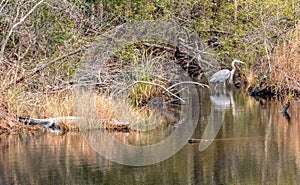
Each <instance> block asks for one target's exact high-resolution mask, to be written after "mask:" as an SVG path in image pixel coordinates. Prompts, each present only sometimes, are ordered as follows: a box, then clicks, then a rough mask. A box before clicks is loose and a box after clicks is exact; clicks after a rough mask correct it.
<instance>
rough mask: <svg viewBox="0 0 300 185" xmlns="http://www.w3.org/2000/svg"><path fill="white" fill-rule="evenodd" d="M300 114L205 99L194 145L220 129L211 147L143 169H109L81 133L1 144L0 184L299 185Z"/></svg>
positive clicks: (240, 99)
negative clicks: (210, 128) (286, 115)
mask: <svg viewBox="0 0 300 185" xmlns="http://www.w3.org/2000/svg"><path fill="white" fill-rule="evenodd" d="M299 107H300V104H299V103H298V102H293V103H292V105H291V108H290V109H289V114H290V116H291V120H290V122H288V121H287V120H286V119H285V118H284V117H283V116H282V115H281V114H280V113H279V110H280V108H281V104H280V103H279V102H275V101H273V102H267V103H266V104H263V105H261V104H260V103H259V102H257V101H255V100H254V99H253V98H251V97H248V96H244V95H242V94H241V93H239V92H238V91H230V92H227V93H226V94H222V93H215V94H214V95H212V96H211V97H209V95H208V94H207V92H203V93H201V110H200V119H199V123H198V125H197V128H196V131H195V133H194V135H193V138H196V139H197V138H202V137H203V133H204V132H205V128H206V126H207V125H208V123H210V122H212V121H213V122H214V123H216V124H215V125H213V127H214V128H220V130H219V132H216V133H215V134H216V139H215V140H214V141H212V142H210V141H211V140H209V139H210V138H206V139H208V141H207V143H211V144H210V145H209V146H208V148H206V149H205V150H204V151H202V152H200V151H199V143H196V144H186V145H185V146H184V148H182V149H181V150H180V151H179V152H178V153H177V154H176V155H174V156H172V157H171V158H169V159H167V160H165V161H163V162H161V163H157V164H153V165H149V166H143V167H131V166H126V165H120V164H117V163H114V162H110V161H109V160H107V159H105V158H103V157H101V156H99V155H98V154H97V153H96V152H95V151H94V150H92V149H91V148H90V146H89V145H88V144H87V143H86V141H85V139H84V138H83V137H82V135H81V134H80V133H67V134H65V135H57V134H54V133H47V134H43V135H35V136H12V135H10V136H1V137H0V148H1V153H0V184H299V183H300V123H299V113H300V110H299ZM212 134H214V133H212ZM134 136H135V135H134V134H133V133H129V134H128V133H119V134H117V137H119V138H130V137H134ZM141 138H142V137H140V139H141ZM135 139H137V137H135ZM204 144H205V142H204ZM103 145H105V143H103Z"/></svg>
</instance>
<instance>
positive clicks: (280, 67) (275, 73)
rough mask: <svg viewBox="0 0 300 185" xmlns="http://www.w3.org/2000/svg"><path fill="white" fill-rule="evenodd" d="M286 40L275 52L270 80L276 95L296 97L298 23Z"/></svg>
mask: <svg viewBox="0 0 300 185" xmlns="http://www.w3.org/2000/svg"><path fill="white" fill-rule="evenodd" d="M288 38H289V39H288V41H286V42H284V43H283V45H282V47H280V48H278V49H277V50H276V52H275V57H274V61H273V62H272V63H271V74H270V77H271V78H270V79H271V83H272V84H273V85H274V86H275V91H277V93H280V94H282V93H287V94H291V95H296V94H298V93H299V92H300V78H299V74H300V22H299V24H298V25H297V27H296V29H295V30H294V31H293V32H291V33H290V34H289V35H288Z"/></svg>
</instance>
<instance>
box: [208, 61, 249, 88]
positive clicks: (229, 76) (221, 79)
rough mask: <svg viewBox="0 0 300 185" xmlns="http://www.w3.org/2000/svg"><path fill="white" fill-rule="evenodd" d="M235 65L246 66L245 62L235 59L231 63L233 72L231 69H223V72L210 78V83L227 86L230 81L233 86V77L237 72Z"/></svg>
mask: <svg viewBox="0 0 300 185" xmlns="http://www.w3.org/2000/svg"><path fill="white" fill-rule="evenodd" d="M235 63H241V64H244V62H242V61H240V60H238V59H234V60H233V61H232V63H231V65H232V70H231V71H230V70H229V69H222V70H220V71H218V72H216V73H215V74H213V75H212V76H211V77H210V79H209V82H212V83H224V86H225V83H226V81H227V80H229V83H230V84H233V75H234V73H235V71H236V67H235Z"/></svg>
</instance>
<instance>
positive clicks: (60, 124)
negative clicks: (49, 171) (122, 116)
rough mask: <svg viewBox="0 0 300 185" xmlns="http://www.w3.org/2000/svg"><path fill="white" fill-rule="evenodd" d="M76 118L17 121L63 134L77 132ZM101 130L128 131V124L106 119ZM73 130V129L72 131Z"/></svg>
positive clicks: (21, 118)
mask: <svg viewBox="0 0 300 185" xmlns="http://www.w3.org/2000/svg"><path fill="white" fill-rule="evenodd" d="M78 120H79V118H78V117H75V116H69V117H57V118H48V119H36V118H23V117H18V121H19V122H21V123H24V124H25V125H39V126H41V127H42V128H44V129H46V130H49V131H55V132H65V131H68V130H78V128H79V127H78V124H77V121H78ZM102 121H103V123H105V124H103V128H104V129H107V130H109V131H113V130H116V131H129V123H128V122H120V121H117V120H115V119H106V120H102ZM72 128H73V129H72Z"/></svg>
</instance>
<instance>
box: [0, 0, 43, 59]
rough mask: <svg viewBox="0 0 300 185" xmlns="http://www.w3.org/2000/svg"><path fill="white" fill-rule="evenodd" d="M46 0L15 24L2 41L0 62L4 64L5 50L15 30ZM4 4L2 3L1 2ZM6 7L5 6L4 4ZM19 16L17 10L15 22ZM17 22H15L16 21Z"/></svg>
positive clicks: (36, 5)
mask: <svg viewBox="0 0 300 185" xmlns="http://www.w3.org/2000/svg"><path fill="white" fill-rule="evenodd" d="M43 1H44V0H41V1H39V2H38V3H37V4H35V5H34V6H33V7H32V9H30V10H29V11H28V12H27V14H25V15H24V16H23V17H22V18H21V19H20V20H19V21H18V22H16V23H14V24H13V25H12V27H11V28H10V30H9V32H8V34H7V35H6V37H5V38H4V39H3V40H2V42H1V50H0V61H2V62H3V59H4V50H5V48H6V45H7V42H8V40H9V37H10V36H11V34H12V33H13V31H14V29H15V28H16V27H17V26H19V25H20V24H22V23H23V22H24V21H25V19H26V18H27V17H28V16H29V15H30V14H31V13H32V12H33V11H34V10H35V9H36V8H37V7H38V6H39V5H40V4H41V3H43ZM1 3H2V2H1ZM4 5H5V4H4ZM18 14H19V9H18V10H17V15H16V16H15V20H16V19H17V17H18ZM14 22H15V21H14Z"/></svg>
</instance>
